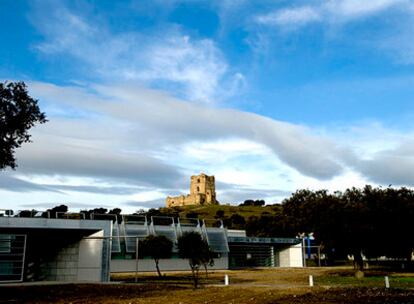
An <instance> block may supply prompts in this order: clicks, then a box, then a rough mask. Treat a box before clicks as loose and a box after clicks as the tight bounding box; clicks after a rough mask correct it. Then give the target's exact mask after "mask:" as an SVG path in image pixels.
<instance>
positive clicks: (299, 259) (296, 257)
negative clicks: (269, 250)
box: [279, 244, 303, 267]
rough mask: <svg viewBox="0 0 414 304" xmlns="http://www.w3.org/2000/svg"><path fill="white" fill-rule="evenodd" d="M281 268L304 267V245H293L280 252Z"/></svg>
mask: <svg viewBox="0 0 414 304" xmlns="http://www.w3.org/2000/svg"><path fill="white" fill-rule="evenodd" d="M279 266H280V267H303V250H302V244H297V245H293V246H291V247H289V248H286V249H283V250H281V251H279Z"/></svg>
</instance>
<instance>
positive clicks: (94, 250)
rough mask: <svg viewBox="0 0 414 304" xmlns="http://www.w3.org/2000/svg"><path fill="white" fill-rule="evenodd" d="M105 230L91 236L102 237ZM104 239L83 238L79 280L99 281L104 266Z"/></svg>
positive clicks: (80, 246) (80, 252) (80, 248)
mask: <svg viewBox="0 0 414 304" xmlns="http://www.w3.org/2000/svg"><path fill="white" fill-rule="evenodd" d="M103 235H104V232H103V231H98V232H96V233H94V234H92V235H90V236H89V237H102V236H103ZM103 242H104V240H103V239H88V238H86V239H82V240H81V241H80V242H79V259H78V273H77V278H76V279H77V280H78V281H93V282H99V281H101V278H102V271H103V268H104V265H103V264H104V261H103V259H102V257H103V250H104V246H103Z"/></svg>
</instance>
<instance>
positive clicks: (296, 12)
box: [256, 6, 321, 26]
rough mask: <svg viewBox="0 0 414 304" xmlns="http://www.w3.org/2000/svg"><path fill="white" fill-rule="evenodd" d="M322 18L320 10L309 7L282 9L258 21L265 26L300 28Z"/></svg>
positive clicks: (259, 18) (258, 17) (257, 19)
mask: <svg viewBox="0 0 414 304" xmlns="http://www.w3.org/2000/svg"><path fill="white" fill-rule="evenodd" d="M320 18H321V16H320V13H319V12H318V10H316V9H314V8H312V7H309V6H303V7H297V8H287V9H280V10H277V11H275V12H272V13H269V14H266V15H261V16H257V18H256V21H257V22H258V23H261V24H265V25H292V26H300V25H305V24H307V23H310V22H315V21H318V20H319V19H320Z"/></svg>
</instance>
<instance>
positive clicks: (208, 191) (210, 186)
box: [190, 173, 216, 204]
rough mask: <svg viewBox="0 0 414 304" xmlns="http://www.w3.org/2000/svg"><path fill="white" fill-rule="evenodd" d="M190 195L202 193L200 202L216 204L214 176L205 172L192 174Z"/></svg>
mask: <svg viewBox="0 0 414 304" xmlns="http://www.w3.org/2000/svg"><path fill="white" fill-rule="evenodd" d="M190 195H194V196H197V195H200V199H201V202H200V204H216V187H215V181H214V176H208V175H206V174H204V173H201V174H200V175H193V176H191V184H190Z"/></svg>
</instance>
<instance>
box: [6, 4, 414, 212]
mask: <svg viewBox="0 0 414 304" xmlns="http://www.w3.org/2000/svg"><path fill="white" fill-rule="evenodd" d="M413 38H414V1H411V0H370V1H359V0H325V1H322V0H306V1H301V0H289V1H283V0H274V1H271V0H261V1H247V0H216V1H215V0H211V1H202V0H188V1H180V0H171V1H161V0H151V1H150V0H147V1H145V0H144V1H109V0H101V1H97V0H95V1H78V0H73V1H63V0H62V1H61V0H54V1H48V0H42V1H40V0H39V1H23V0H0V41H1V42H0V44H1V45H0V81H18V80H21V81H24V82H25V83H26V84H27V86H28V89H29V92H30V95H31V96H33V97H34V98H36V99H38V100H39V106H40V108H41V109H42V111H44V112H45V113H46V115H47V117H48V120H49V121H48V122H47V123H46V124H43V125H40V126H36V127H35V128H33V129H32V130H31V131H30V133H31V134H32V141H33V142H32V143H27V144H24V145H23V146H22V147H21V148H20V149H18V150H17V152H16V157H17V163H18V168H17V169H16V170H15V171H13V170H11V169H7V170H5V171H2V172H0V209H1V208H12V209H15V210H19V209H20V210H21V209H37V210H45V209H47V208H51V207H53V206H56V205H58V204H66V205H68V206H69V208H70V210H72V211H77V210H80V209H91V208H95V207H106V208H114V207H119V208H121V209H122V210H123V211H124V212H125V213H130V212H134V211H136V210H138V209H142V208H144V209H146V208H154V207H161V206H164V205H165V198H166V196H167V195H171V196H173V195H180V194H186V193H188V192H189V183H190V176H191V175H195V174H199V173H200V172H204V173H206V174H208V175H214V176H215V177H216V190H217V198H218V200H219V201H220V203H223V204H224V203H229V204H238V203H240V202H243V201H244V200H246V199H264V200H265V201H266V203H268V204H273V203H280V202H282V201H283V199H284V198H286V197H289V196H290V194H291V193H293V192H295V191H296V190H297V189H303V188H308V189H312V190H318V189H327V190H329V191H335V190H340V191H343V190H345V189H346V188H349V187H354V186H355V187H363V186H364V185H366V184H371V185H373V186H382V187H388V186H389V185H392V186H395V187H401V186H405V187H413V186H414V137H413V135H414V124H413V121H414V120H413V118H414V102H413V97H414V39H413Z"/></svg>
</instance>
